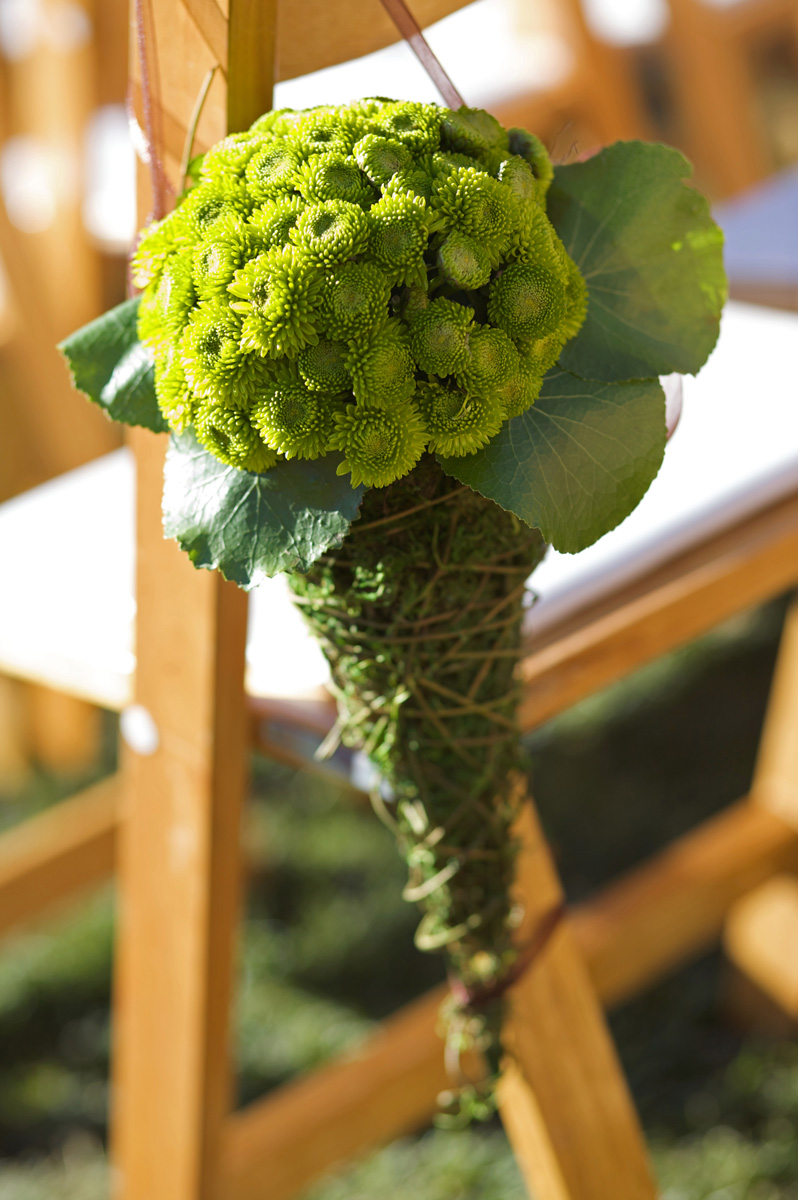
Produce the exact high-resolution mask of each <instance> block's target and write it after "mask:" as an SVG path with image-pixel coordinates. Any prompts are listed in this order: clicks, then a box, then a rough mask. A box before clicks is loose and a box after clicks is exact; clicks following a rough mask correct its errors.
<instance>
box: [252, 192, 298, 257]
mask: <svg viewBox="0 0 798 1200" xmlns="http://www.w3.org/2000/svg"><path fill="white" fill-rule="evenodd" d="M304 208H305V205H304V202H303V200H302V198H301V197H300V196H280V197H279V198H278V199H276V200H267V201H265V203H264V204H262V205H261V207H260V208H256V209H255V211H254V212H253V214H252V216H251V217H250V218H249V220H250V224H251V225H252V228H253V229H254V230H255V233H256V234H257V236H258V237H259V238H260V239H261V241H262V242H263V248H264V250H275V249H276V250H280V249H282V247H283V246H287V245H288V243H289V242H290V240H291V230H292V229H293V228H294V226H295V225H296V223H297V221H298V220H299V217H300V214H301V213H302V212H303V211H304Z"/></svg>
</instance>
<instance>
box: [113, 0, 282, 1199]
mask: <svg viewBox="0 0 798 1200" xmlns="http://www.w3.org/2000/svg"><path fill="white" fill-rule="evenodd" d="M200 10H201V11H202V13H204V18H203V19H206V18H207V17H208V14H209V13H210V9H208V7H207V5H206V6H199V7H198V6H196V5H195V14H196V13H197V12H198V11H200ZM151 13H152V16H153V26H152V29H151V35H152V40H151V44H150V51H151V57H150V64H151V69H152V67H153V64H155V69H156V70H157V76H156V77H155V83H156V87H155V92H156V97H157V100H158V103H159V104H160V105H161V107H162V109H163V110H164V111H166V112H174V113H177V114H180V119H181V120H182V121H187V119H188V115H189V114H190V112H191V109H192V107H193V103H194V99H195V97H196V94H197V91H198V89H199V87H200V86H201V84H202V80H203V79H204V77H205V75H206V73H207V71H208V69H209V67H211V66H213V65H214V62H213V61H212V53H211V51H209V49H208V45H207V40H206V38H205V37H204V36H203V33H202V32H201V31H200V29H199V28H198V25H197V23H196V21H195V20H194V18H192V17H191V16H190V14H189V13H188V11H187V9H186V8H185V7H184V5H183V4H182V3H181V2H180V0H153V3H152V7H151ZM229 19H230V24H229V28H228V30H227V37H228V60H229V64H230V66H231V68H232V67H233V66H234V65H235V71H232V70H231V86H230V88H229V89H228V92H227V97H226V100H225V103H224V104H221V103H220V97H221V93H220V91H219V90H218V89H217V91H216V93H215V96H214V99H213V102H212V103H208V104H206V106H205V109H204V110H203V114H202V118H201V121H200V129H201V130H204V135H203V136H205V137H206V138H208V139H209V140H210V141H215V140H217V139H218V137H220V136H222V135H223V134H224V133H225V132H226V131H227V130H228V129H230V128H237V127H239V122H240V121H241V120H243V116H242V114H245V113H246V110H247V106H248V105H249V104H251V103H252V98H253V96H255V95H258V96H259V97H260V99H264V96H263V80H262V79H261V78H259V79H258V80H253V78H252V75H253V72H254V70H255V67H256V60H255V57H254V56H253V55H252V54H247V53H245V52H244V47H245V43H246V35H247V32H249V33H252V32H253V31H252V30H251V29H250V28H249V25H250V24H251V23H252V21H253V20H257V22H258V26H257V30H256V31H255V32H257V31H262V29H264V28H265V27H266V23H267V22H268V21H269V20H271V21H273V19H274V6H273V5H272V4H270V3H268V2H266V0H264V2H263V3H261V4H259V5H257V6H256V5H254V4H253V3H252V2H251V0H232V2H231V4H230V9H229ZM206 32H207V31H206ZM270 44H271V43H270ZM267 79H268V80H269V84H268V87H269V94H268V95H267V96H266V97H265V101H266V107H267V108H268V106H269V102H270V86H271V83H270V81H271V72H268V73H267ZM231 114H233V115H232V116H231ZM255 115H257V114H255ZM169 165H170V168H171V170H172V172H173V175H172V178H173V180H174V179H175V176H174V166H175V164H174V156H173V155H172V156H171V162H169ZM130 443H131V446H132V448H133V451H134V454H135V457H136V469H137V626H136V641H137V650H136V654H137V667H136V700H137V702H138V703H139V704H141V705H143V706H144V707H145V708H146V709H147V710H148V712H149V713H150V715H151V717H152V718H153V720H154V722H155V725H156V728H157V730H158V746H157V749H156V750H155V752H154V753H152V754H150V755H148V756H143V755H139V754H136V753H135V752H134V751H133V750H128V751H127V753H126V755H125V760H124V764H123V765H124V769H125V772H126V779H127V783H128V797H129V810H128V812H127V816H126V820H125V822H124V826H123V833H122V837H121V845H120V872H119V886H120V893H121V918H120V951H119V954H118V970H117V979H116V996H115V1021H116V1028H117V1036H116V1055H115V1061H114V1087H115V1102H114V1103H115V1108H114V1111H115V1122H114V1129H113V1151H114V1159H115V1164H116V1167H117V1171H116V1175H115V1178H116V1180H117V1187H116V1191H117V1194H118V1196H119V1197H121V1198H122V1200H140V1198H143V1197H146V1198H147V1200H221V1196H222V1194H223V1193H222V1191H221V1178H220V1145H221V1135H222V1126H223V1122H224V1120H225V1118H226V1117H227V1115H228V1113H229V1111H230V1107H231V1103H232V1076H231V1063H230V1046H229V1029H230V1008H231V998H232V980H233V972H234V963H235V946H236V939H237V927H238V921H239V906H240V883H241V879H240V865H241V864H240V858H241V854H240V837H241V806H242V800H243V793H244V788H245V783H246V754H247V716H246V702H245V693H244V654H245V646H246V628H247V597H246V594H245V593H244V592H242V591H240V590H239V589H237V588H236V587H235V586H234V585H233V584H229V583H226V582H225V581H224V580H223V579H222V578H221V577H220V576H219V575H218V574H217V573H210V572H201V571H197V570H195V569H194V567H193V566H192V565H191V563H190V561H189V560H188V558H187V557H186V556H185V555H184V554H183V553H182V552H181V551H180V550H179V548H178V547H177V545H176V544H175V543H174V542H167V541H165V540H164V538H163V533H162V527H161V489H162V479H163V459H164V453H165V449H166V445H165V439H163V438H154V437H152V435H151V434H148V433H145V432H143V431H135V432H133V433H132V434H131V437H130Z"/></svg>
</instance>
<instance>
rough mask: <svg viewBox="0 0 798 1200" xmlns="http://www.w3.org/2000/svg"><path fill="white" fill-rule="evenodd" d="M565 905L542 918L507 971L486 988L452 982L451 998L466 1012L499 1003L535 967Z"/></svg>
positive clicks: (454, 980)
mask: <svg viewBox="0 0 798 1200" xmlns="http://www.w3.org/2000/svg"><path fill="white" fill-rule="evenodd" d="M565 912H566V908H565V904H558V905H557V907H556V908H552V909H550V910H549V912H547V913H545V914H544V915H543V917H541V919H540V922H539V924H538V927H537V929H536V930H535V932H534V933H533V934H532V936H531V938H529V940H528V941H526V942H525V943H524V945H523V946H522V947H521V949H520V950H519V952H518V957H517V959H516V960H515V962H514V963H513V965H512V966H511V967H510V969H509V970H508V971H505V973H504V975H502V976H501V977H500V978H499V979H496V980H494V982H493V983H489V984H488V985H487V986H485V987H467V986H466V984H464V983H463V981H462V980H461V979H456V978H455V979H450V980H449V985H450V987H451V991H452V995H453V996H454V998H455V1000H456V1001H457V1003H458V1004H460V1005H462V1007H463V1008H477V1009H479V1008H485V1007H486V1005H488V1004H490V1002H491V1001H492V1000H499V999H500V998H501V997H502V996H503V995H504V993H505V992H506V991H507V989H508V988H511V987H512V986H513V984H514V983H518V980H519V979H521V977H522V976H523V975H526V973H527V971H528V970H530V968H531V967H533V966H534V964H535V963H536V961H537V960H538V958H539V957H540V955H541V954H542V953H543V951H544V950H545V948H546V946H547V945H548V943H549V941H550V940H551V937H552V934H553V933H554V932H555V930H556V929H557V927H558V926H559V924H560V922H561V921H562V919H563V917H564V916H565Z"/></svg>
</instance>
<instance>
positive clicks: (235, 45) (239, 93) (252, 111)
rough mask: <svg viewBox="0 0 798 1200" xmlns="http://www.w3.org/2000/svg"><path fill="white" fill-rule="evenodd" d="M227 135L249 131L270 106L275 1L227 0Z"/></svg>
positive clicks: (274, 38) (272, 84)
mask: <svg viewBox="0 0 798 1200" xmlns="http://www.w3.org/2000/svg"><path fill="white" fill-rule="evenodd" d="M229 3H230V26H229V39H228V60H229V84H228V92H227V131H228V133H236V132H237V131H238V130H241V129H248V128H249V126H250V125H251V124H252V122H253V121H254V120H256V119H257V118H258V117H259V116H260V115H261V114H262V113H264V112H268V111H269V109H270V108H271V106H272V90H273V88H274V78H275V53H276V43H277V29H278V26H277V0H229Z"/></svg>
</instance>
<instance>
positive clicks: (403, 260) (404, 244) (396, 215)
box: [368, 195, 427, 284]
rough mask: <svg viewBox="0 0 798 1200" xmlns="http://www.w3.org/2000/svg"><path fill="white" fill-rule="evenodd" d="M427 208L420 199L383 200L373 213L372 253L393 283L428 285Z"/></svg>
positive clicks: (371, 217) (397, 198)
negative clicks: (426, 252) (425, 254)
mask: <svg viewBox="0 0 798 1200" xmlns="http://www.w3.org/2000/svg"><path fill="white" fill-rule="evenodd" d="M426 207H427V206H426V204H425V203H424V201H423V200H422V199H421V198H420V197H418V196H407V195H406V196H383V198H382V200H379V201H378V202H377V203H376V204H375V205H374V206H373V207H372V209H371V211H370V212H369V215H368V222H369V227H370V233H369V250H370V251H371V254H372V256H373V257H374V259H375V260H376V262H377V263H378V264H379V265H380V266H381V267H382V269H383V270H384V271H385V273H386V275H387V276H388V277H389V278H390V279H391V281H392V282H393V283H407V284H413V283H415V284H423V283H424V282H425V281H426V277H427V271H426V266H425V263H424V252H425V250H426V249H427V219H426Z"/></svg>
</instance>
